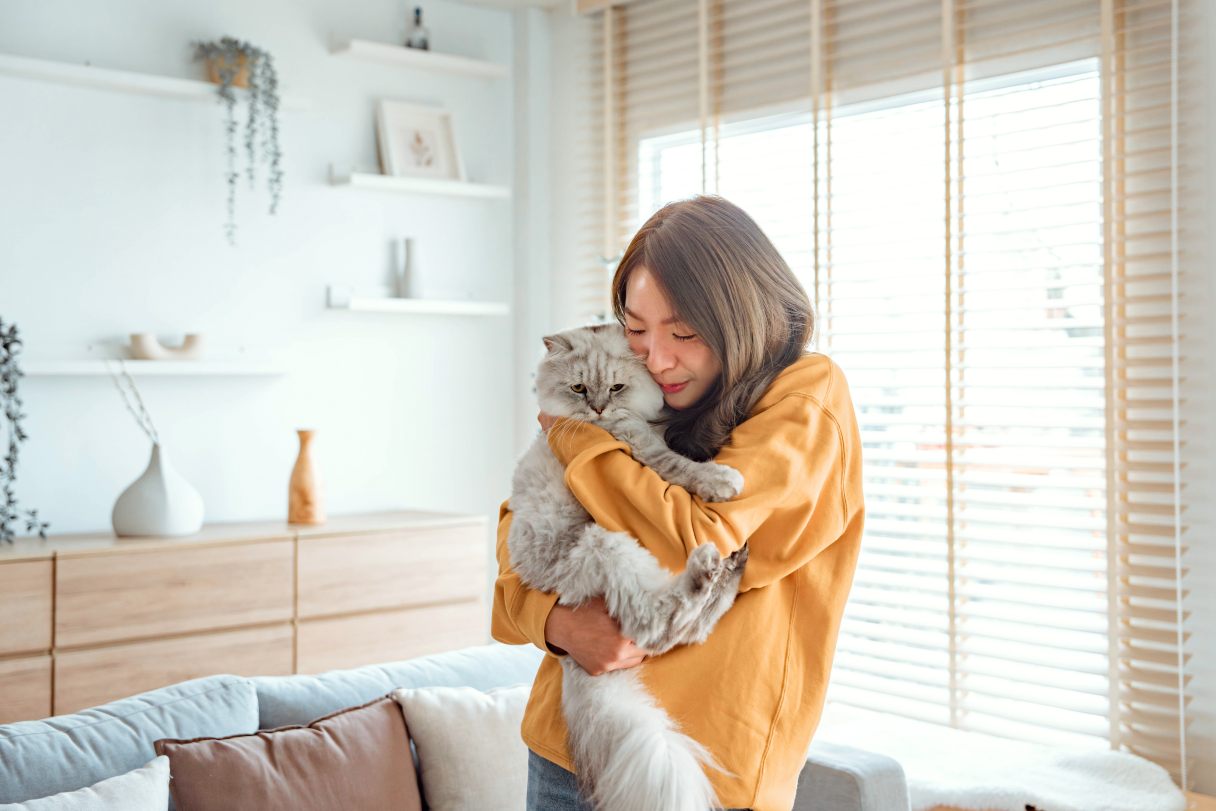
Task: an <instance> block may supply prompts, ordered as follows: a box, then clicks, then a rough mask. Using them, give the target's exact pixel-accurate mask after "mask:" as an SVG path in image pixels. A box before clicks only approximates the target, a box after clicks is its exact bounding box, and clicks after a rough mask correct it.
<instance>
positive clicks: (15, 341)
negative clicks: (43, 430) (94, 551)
mask: <svg viewBox="0 0 1216 811" xmlns="http://www.w3.org/2000/svg"><path fill="white" fill-rule="evenodd" d="M19 354H21V337H20V336H19V335H18V334H17V325H16V324H9V325H8V326H7V327H5V325H4V320H3V319H0V406H3V409H4V420H5V422H6V423H7V424H8V452H7V453H6V454H5V456H4V464H2V465H0V495H3V497H4V503H3V504H0V543H12V542H13V536H14V535H15V534H16V533H15V532H14V531H13V524H15V523H17V522H18V521H19V520H20V519H19V513H18V509H17V494H16V492H15V491H14V490H13V483H14V482H15V481H17V451H18V449H19V448H20V447H21V443H22V442H24V441H25V440H26V439H28V438H29V437H28V436H27V435H26V433H25V431H24V430H23V429H22V427H21V421H22V420H23V419H25V414H24V413H22V411H21V397H20V396H19V395H18V393H17V383H18V381H20V380H21V378H22V377H24V376H25V375H24V373H23V372H22V371H21V367H20V366H18V365H17V355H19ZM25 514H26V520H25V531H26V532H35V531H36V532H37V533H38V536H39V537H40V538H42V539H43V540H46V529H47V527H49V526H50V524H48V523H46V522H45V521H40V520H38V511H37V510H26V511H25Z"/></svg>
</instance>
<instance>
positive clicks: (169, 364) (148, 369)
mask: <svg viewBox="0 0 1216 811" xmlns="http://www.w3.org/2000/svg"><path fill="white" fill-rule="evenodd" d="M123 364H124V365H125V366H126V367H127V372H128V373H129V374H130V375H131V376H132V377H194V376H197V377H280V376H282V375H284V374H286V371H285V370H284V369H282V368H281V367H278V366H274V365H271V364H269V363H254V362H249V361H209V360H124V361H123ZM110 369H113V370H114V373H115V374H118V364H117V363H116V362H109V361H104V360H67V361H56V360H44V361H26V362H24V363H22V364H21V371H22V372H23V373H24V374H25V376H26V377H83V376H109V374H110Z"/></svg>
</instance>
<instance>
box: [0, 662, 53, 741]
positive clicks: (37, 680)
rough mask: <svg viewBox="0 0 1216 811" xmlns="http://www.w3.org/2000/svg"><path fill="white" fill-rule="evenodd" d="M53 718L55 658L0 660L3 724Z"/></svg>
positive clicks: (0, 708) (0, 718)
mask: <svg viewBox="0 0 1216 811" xmlns="http://www.w3.org/2000/svg"><path fill="white" fill-rule="evenodd" d="M50 714H51V657H50V656H49V655H46V654H44V655H42V656H27V657H23V658H20V659H0V724H11V723H12V722H13V721H34V720H37V719H39V718H46V717H47V716H48V715H50Z"/></svg>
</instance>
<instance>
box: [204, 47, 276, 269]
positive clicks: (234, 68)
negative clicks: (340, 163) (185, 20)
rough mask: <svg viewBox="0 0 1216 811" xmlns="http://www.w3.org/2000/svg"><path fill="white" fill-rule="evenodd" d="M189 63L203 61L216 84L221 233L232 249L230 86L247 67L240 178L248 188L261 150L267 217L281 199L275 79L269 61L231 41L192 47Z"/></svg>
mask: <svg viewBox="0 0 1216 811" xmlns="http://www.w3.org/2000/svg"><path fill="white" fill-rule="evenodd" d="M194 58H195V59H203V60H207V61H209V62H210V63H211V64H212V65H214V66H215V70H216V74H217V78H218V79H219V84H218V88H219V89H218V91H217V92H218V94H219V97H220V100H221V101H222V102H223V104H224V111H225V113H224V115H225V117H224V149H225V157H226V159H227V173H226V180H227V183H228V220H227V222H225V223H224V234H225V235H226V236H227V237H228V244H230V245H235V244H236V186H237V183H238V181H239V180H240V177H241V175H240V172H239V171H237V166H236V158H237V144H236V139H237V131H238V126H237V120H236V103H237V96H236V92H235V91H234V90H233V87H234V82H235V81H236V79H237V77H238V75H239V74H240V73H241V70H242V68H243V67H244V68H247V70H248V76H249V79H248V85H249V118H248V119H247V120H246V122H245V155H246V158H247V160H248V165H247V166H246V167H245V174H246V176H247V177H248V179H249V188H251V189H252V188H253V187H254V183H255V178H256V169H255V166H256V163H257V159H258V157H259V147H260V156H261V159H262V161H263V162H264V163H267V164H269V168H268V173H267V182H266V188H267V190H268V191H269V192H270V213H271V214H274V213H276V212H277V211H278V210H279V201H280V199H281V198H282V194H283V170H282V162H283V152H282V150H281V149H280V148H279V77H278V73H277V72H276V71H275V67H274V58H273V57H272V56H271V55H270V54H269V53H267V52H266V51H264V50H262V49H261V48H258V47H257V46H255V45H251V44H249V43H248V42H245V41H243V40H239V39H235V38H234V37H223V38H222V39H220V40H219V41H216V42H196V43H194ZM259 135H260V140H259Z"/></svg>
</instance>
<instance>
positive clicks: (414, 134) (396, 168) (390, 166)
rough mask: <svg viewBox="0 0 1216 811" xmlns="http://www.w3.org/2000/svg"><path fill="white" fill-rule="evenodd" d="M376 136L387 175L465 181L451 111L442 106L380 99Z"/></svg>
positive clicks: (381, 167)
mask: <svg viewBox="0 0 1216 811" xmlns="http://www.w3.org/2000/svg"><path fill="white" fill-rule="evenodd" d="M376 138H377V142H378V145H379V151H380V171H381V172H382V173H384V174H386V175H391V176H393V177H429V178H435V179H440V180H458V181H463V180H465V175H464V165H463V164H462V163H461V160H460V153H459V151H458V150H457V149H456V139H455V135H454V133H453V131H452V114H451V113H450V112H448V111H447V110H446V109H445V108H443V107H438V106H430V105H425V104H412V103H410V102H405V101H397V100H395V99H380V100H379V103H378V104H377V105H376Z"/></svg>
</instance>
